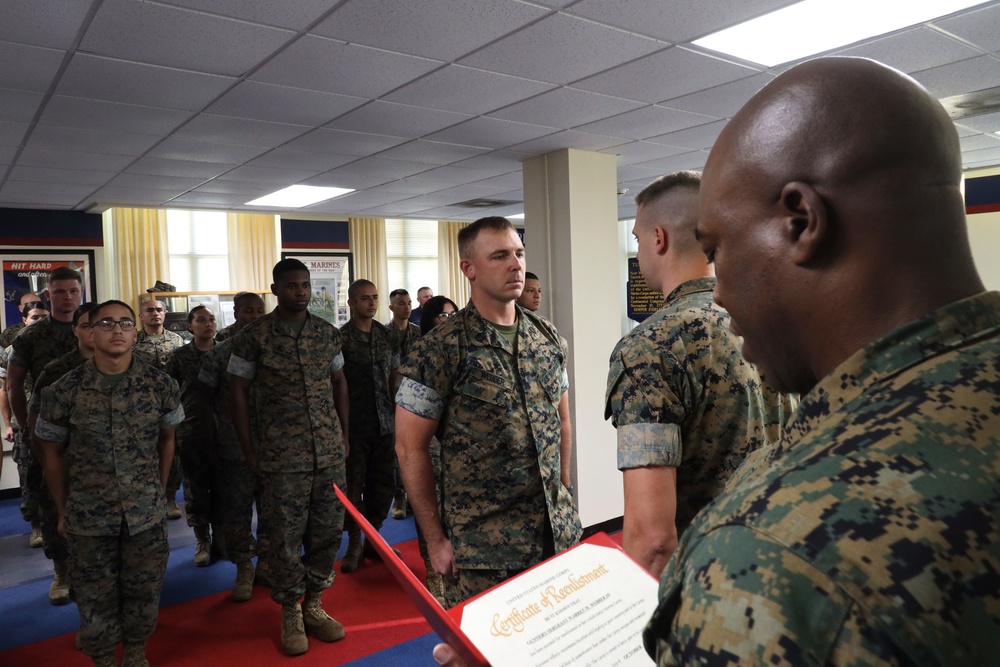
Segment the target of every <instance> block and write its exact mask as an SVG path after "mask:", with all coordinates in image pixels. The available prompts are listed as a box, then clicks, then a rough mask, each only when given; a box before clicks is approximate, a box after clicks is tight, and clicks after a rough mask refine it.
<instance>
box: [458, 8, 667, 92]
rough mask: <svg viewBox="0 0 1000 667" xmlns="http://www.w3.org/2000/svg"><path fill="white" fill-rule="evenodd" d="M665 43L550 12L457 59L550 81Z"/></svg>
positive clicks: (593, 70)
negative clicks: (461, 58) (526, 25)
mask: <svg viewBox="0 0 1000 667" xmlns="http://www.w3.org/2000/svg"><path fill="white" fill-rule="evenodd" d="M665 46H666V44H664V43H663V42H659V41H656V40H652V39H648V38H646V37H640V36H638V35H634V34H631V33H627V32H623V31H621V30H617V29H615V28H609V27H608V26H605V25H601V24H599V23H594V22H592V21H588V20H584V19H579V18H576V17H574V16H569V15H567V14H553V15H551V16H547V17H546V18H544V19H542V20H541V21H539V22H538V23H535V24H533V25H530V26H528V27H526V28H524V29H522V30H520V31H518V32H516V33H514V34H513V35H510V36H509V37H505V38H503V39H501V40H500V41H498V42H496V43H494V44H491V45H490V46H487V47H486V48H484V49H481V50H479V51H477V52H476V53H474V54H472V55H471V56H468V57H467V58H464V59H463V60H462V61H461V64H463V65H469V66H471V67H478V68H480V69H485V70H489V71H491V72H502V73H504V74H510V75H513V76H520V77H524V78H530V79H536V80H539V81H548V82H550V83H570V82H571V81H576V80H577V79H582V78H583V77H586V76H590V75H592V74H596V73H598V72H602V71H604V70H606V69H610V68H612V67H615V66H617V65H621V64H622V63H627V62H629V61H632V60H635V59H636V58H639V57H641V56H644V55H647V54H649V53H653V52H654V51H659V50H661V49H663V48H664V47H665Z"/></svg>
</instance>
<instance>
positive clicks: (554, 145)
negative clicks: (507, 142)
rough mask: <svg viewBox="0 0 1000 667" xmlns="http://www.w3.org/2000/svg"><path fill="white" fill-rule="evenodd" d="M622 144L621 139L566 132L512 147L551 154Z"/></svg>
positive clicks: (574, 131)
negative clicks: (557, 151) (566, 149)
mask: <svg viewBox="0 0 1000 667" xmlns="http://www.w3.org/2000/svg"><path fill="white" fill-rule="evenodd" d="M620 143H622V139H621V138H620V137H608V136H605V135H603V134H592V133H590V132H578V131H576V130H564V131H563V132H556V133H555V134H550V135H548V136H547V137H541V138H539V139H533V140H532V141H526V142H524V143H522V144H516V145H514V146H511V148H512V149H513V150H516V151H522V152H525V153H534V154H535V155H541V154H542V153H551V152H552V151H556V150H559V149H562V148H579V149H581V150H588V151H597V150H601V149H602V148H609V147H611V146H615V145H618V144H620Z"/></svg>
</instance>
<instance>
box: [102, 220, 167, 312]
mask: <svg viewBox="0 0 1000 667" xmlns="http://www.w3.org/2000/svg"><path fill="white" fill-rule="evenodd" d="M111 229H112V249H113V252H112V256H111V258H110V259H111V261H110V263H111V264H113V266H114V273H115V275H116V280H117V286H118V298H120V299H121V300H122V301H124V302H125V303H127V304H129V305H130V306H132V307H133V308H138V307H139V295H140V294H145V293H146V290H147V289H148V288H150V287H152V286H153V284H154V283H156V281H157V280H162V281H164V282H167V283H169V282H170V256H169V254H168V250H167V212H166V211H162V210H159V209H151V208H114V209H111Z"/></svg>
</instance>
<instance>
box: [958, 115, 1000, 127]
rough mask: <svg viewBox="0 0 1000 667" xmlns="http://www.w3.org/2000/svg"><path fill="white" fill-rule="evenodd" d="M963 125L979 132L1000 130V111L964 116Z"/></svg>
mask: <svg viewBox="0 0 1000 667" xmlns="http://www.w3.org/2000/svg"><path fill="white" fill-rule="evenodd" d="M961 123H962V125H964V126H965V127H969V128H972V129H973V130H977V131H979V132H1000V111H998V112H995V113H987V114H983V115H981V116H973V117H971V118H963V119H962V120H961Z"/></svg>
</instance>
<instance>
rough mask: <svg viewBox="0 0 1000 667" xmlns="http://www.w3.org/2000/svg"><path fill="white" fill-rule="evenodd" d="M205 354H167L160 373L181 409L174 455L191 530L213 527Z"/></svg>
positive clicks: (188, 349)
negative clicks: (202, 377) (201, 382)
mask: <svg viewBox="0 0 1000 667" xmlns="http://www.w3.org/2000/svg"><path fill="white" fill-rule="evenodd" d="M205 354H206V353H205V352H203V351H201V350H199V349H198V348H197V347H196V346H195V344H194V343H188V344H187V345H182V346H181V347H179V348H177V349H175V350H174V351H173V352H171V353H170V358H169V359H168V360H167V365H166V366H165V367H164V369H163V371H164V372H165V373H166V374H167V375H169V376H170V377H172V378H173V379H174V380H176V381H177V384H178V385H179V386H180V388H181V403H182V404H183V405H184V415H185V417H184V421H183V422H182V423H181V424H180V425H179V426H178V427H177V451H178V452H179V453H180V457H181V470H182V472H183V479H184V500H185V507H184V509H185V511H186V513H187V524H188V525H189V526H191V527H193V528H197V527H201V526H208V525H209V524H210V523H212V518H213V517H212V510H213V504H214V502H213V489H214V486H215V484H214V482H215V480H214V470H213V465H212V454H213V452H214V450H215V443H213V442H211V441H209V434H207V433H205V432H204V430H203V429H202V425H201V419H200V414H199V408H200V403H201V395H200V394H199V393H198V373H199V372H201V362H202V359H203V358H204V357H205Z"/></svg>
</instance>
